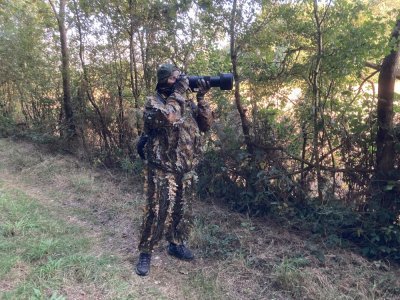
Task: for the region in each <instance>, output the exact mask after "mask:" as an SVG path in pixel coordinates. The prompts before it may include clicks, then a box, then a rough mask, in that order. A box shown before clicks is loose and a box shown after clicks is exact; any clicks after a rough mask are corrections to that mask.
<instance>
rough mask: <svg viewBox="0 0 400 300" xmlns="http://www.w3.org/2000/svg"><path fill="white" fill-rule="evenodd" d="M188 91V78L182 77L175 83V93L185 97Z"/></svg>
mask: <svg viewBox="0 0 400 300" xmlns="http://www.w3.org/2000/svg"><path fill="white" fill-rule="evenodd" d="M188 89H189V79H188V78H187V76H181V77H180V78H179V79H178V80H177V81H176V82H175V85H174V91H175V92H176V93H178V94H181V95H182V96H184V95H185V93H186V91H187V90H188Z"/></svg>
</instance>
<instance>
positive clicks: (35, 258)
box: [0, 183, 129, 299]
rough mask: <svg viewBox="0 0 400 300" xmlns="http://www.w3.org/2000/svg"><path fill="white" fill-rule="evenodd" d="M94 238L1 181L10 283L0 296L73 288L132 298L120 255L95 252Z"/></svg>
mask: <svg viewBox="0 0 400 300" xmlns="http://www.w3.org/2000/svg"><path fill="white" fill-rule="evenodd" d="M93 242H94V241H93V240H92V239H91V238H90V237H87V236H85V232H84V229H83V228H81V227H79V226H77V225H71V224H67V223H66V222H64V221H62V220H60V219H59V218H58V217H57V216H56V214H55V213H54V212H53V211H51V210H50V209H49V208H46V207H44V206H42V205H40V204H39V203H37V202H36V201H35V200H34V199H31V198H29V197H28V196H27V195H26V194H24V193H23V192H21V191H19V190H5V189H4V187H2V185H1V183H0V286H2V287H3V286H5V287H7V288H6V289H3V288H2V293H0V297H1V299H66V298H72V297H73V296H71V294H70V295H67V294H66V292H65V291H66V290H71V289H76V290H79V291H81V292H83V293H88V294H93V292H96V293H97V294H99V295H101V298H104V299H105V298H108V299H112V298H114V297H116V298H118V297H119V296H122V295H125V297H128V296H127V295H129V292H128V289H129V282H127V281H125V280H123V278H121V276H123V272H121V271H120V270H118V265H119V261H118V259H117V258H116V257H114V256H112V255H107V254H102V253H95V252H94V251H93V249H91V245H92V244H93ZM125 275H126V274H125ZM93 285H95V286H96V288H95V291H94V290H93V289H94V287H93ZM69 293H71V292H69ZM125 297H123V298H125Z"/></svg>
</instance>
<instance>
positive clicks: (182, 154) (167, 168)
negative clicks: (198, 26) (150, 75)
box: [136, 64, 213, 276]
mask: <svg viewBox="0 0 400 300" xmlns="http://www.w3.org/2000/svg"><path fill="white" fill-rule="evenodd" d="M157 79H158V83H157V87H156V91H157V93H156V95H155V96H153V97H148V101H147V103H146V106H145V111H144V113H143V117H144V133H145V134H146V135H147V137H148V138H147V142H146V144H145V146H144V154H145V157H146V161H147V166H146V182H145V191H146V197H147V205H146V210H145V215H144V219H143V225H142V233H141V238H140V243H139V251H140V256H139V261H138V263H137V265H136V273H137V274H138V275H141V276H146V275H147V274H148V273H149V271H150V261H151V253H152V251H153V248H154V246H155V245H156V244H157V242H158V241H159V240H160V239H161V238H162V235H163V233H165V238H166V239H167V241H168V242H169V246H168V253H169V254H170V255H173V256H175V257H177V258H179V259H183V260H192V259H193V258H194V256H193V254H192V252H191V251H190V250H189V249H188V248H187V247H186V246H185V244H184V242H185V241H187V239H188V237H189V233H190V229H191V227H192V209H191V202H192V199H193V197H194V194H195V184H196V181H197V175H196V172H195V171H194V169H195V167H196V166H197V165H198V163H199V158H200V156H201V132H206V131H208V130H209V129H210V126H211V123H212V121H213V115H212V111H211V109H210V108H209V105H208V104H207V102H205V101H204V95H205V94H206V93H207V92H208V90H209V88H210V87H209V83H208V82H205V81H204V80H199V82H198V86H199V90H198V92H197V95H196V98H197V103H194V101H192V100H189V99H187V98H186V93H187V91H188V90H189V81H188V79H187V77H185V76H183V77H182V76H180V71H179V70H178V68H176V67H175V66H174V65H171V64H164V65H162V66H161V67H160V68H159V69H158V71H157Z"/></svg>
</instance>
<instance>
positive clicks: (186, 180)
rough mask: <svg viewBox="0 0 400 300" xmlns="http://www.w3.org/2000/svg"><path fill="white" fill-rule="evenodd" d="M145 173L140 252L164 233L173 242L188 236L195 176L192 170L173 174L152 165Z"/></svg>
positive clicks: (176, 242) (147, 251)
mask: <svg viewBox="0 0 400 300" xmlns="http://www.w3.org/2000/svg"><path fill="white" fill-rule="evenodd" d="M145 172H146V173H147V174H146V181H145V192H146V197H147V205H146V209H145V214H144V218H143V224H142V234H141V238H140V243H139V251H140V252H145V253H150V252H151V251H152V250H153V248H154V246H155V245H156V244H157V243H158V242H159V241H160V239H161V238H162V236H163V234H165V238H166V240H167V241H169V242H172V243H175V244H181V243H182V242H184V241H186V240H187V239H188V238H189V234H190V231H191V228H192V227H193V217H192V200H193V198H194V196H195V184H196V182H197V175H196V173H195V172H194V171H191V172H188V173H185V174H175V173H170V172H166V171H164V170H160V169H157V168H151V167H148V168H147V169H146V171H145Z"/></svg>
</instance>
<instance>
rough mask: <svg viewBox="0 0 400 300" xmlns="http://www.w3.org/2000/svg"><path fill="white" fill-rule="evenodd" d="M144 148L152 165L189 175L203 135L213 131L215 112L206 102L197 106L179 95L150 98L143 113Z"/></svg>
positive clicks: (158, 95)
mask: <svg viewBox="0 0 400 300" xmlns="http://www.w3.org/2000/svg"><path fill="white" fill-rule="evenodd" d="M143 119H144V132H145V134H147V135H148V136H149V139H148V141H147V143H146V146H145V153H146V157H147V161H148V163H149V165H150V166H154V167H158V168H161V169H164V170H166V171H169V172H174V173H186V172H189V171H191V170H193V168H195V167H196V166H197V164H198V162H199V157H200V155H201V139H200V137H201V134H200V132H205V131H208V130H209V129H210V126H211V123H212V121H213V115H212V111H211V109H210V108H209V106H208V104H207V103H206V102H205V101H199V102H198V103H197V105H196V104H195V103H194V102H193V101H191V100H186V99H185V98H184V97H182V96H181V95H180V94H178V93H173V94H172V95H170V96H169V97H168V98H164V97H163V96H161V95H160V94H157V95H156V96H152V97H148V99H147V103H146V106H145V111H144V114H143Z"/></svg>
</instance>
